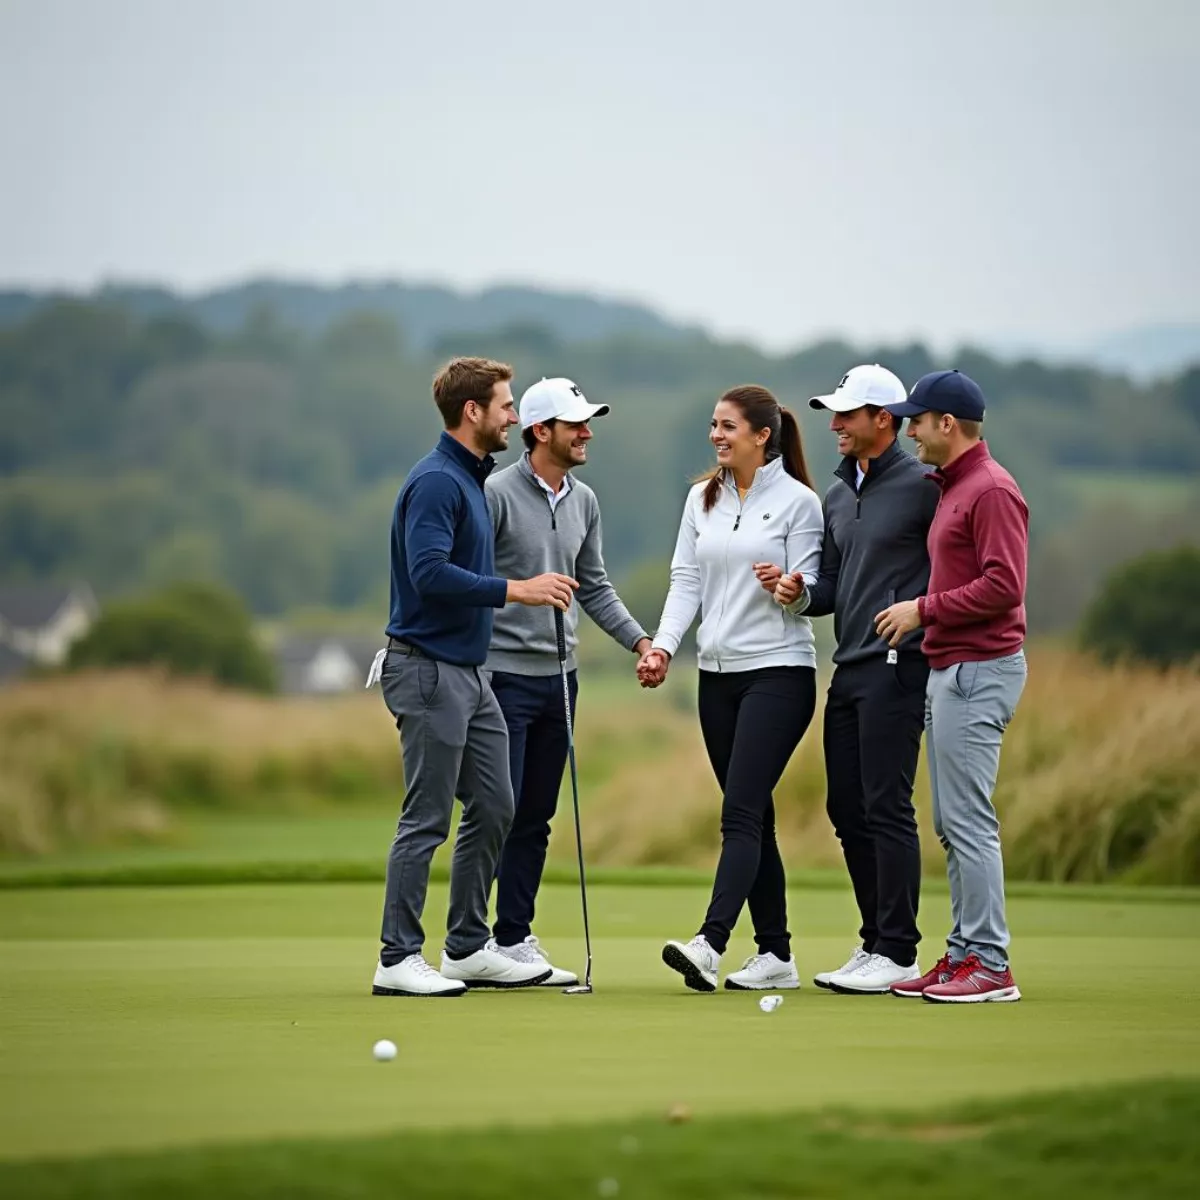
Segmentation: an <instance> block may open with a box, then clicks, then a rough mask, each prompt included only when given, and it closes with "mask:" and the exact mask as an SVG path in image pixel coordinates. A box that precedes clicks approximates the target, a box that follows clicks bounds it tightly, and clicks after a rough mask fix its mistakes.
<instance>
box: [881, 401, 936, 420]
mask: <svg viewBox="0 0 1200 1200" xmlns="http://www.w3.org/2000/svg"><path fill="white" fill-rule="evenodd" d="M883 407H884V408H886V409H887V411H888V412H890V413H891V414H892V416H893V417H918V416H920V415H921V413H923V412H928V411H929V409H927V408H926V407H925V405H923V404H910V403H909V402H908V401H907V400H906V401H905V402H904V403H903V404H885V405H884V406H883Z"/></svg>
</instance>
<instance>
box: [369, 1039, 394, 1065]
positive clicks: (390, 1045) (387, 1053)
mask: <svg viewBox="0 0 1200 1200" xmlns="http://www.w3.org/2000/svg"><path fill="white" fill-rule="evenodd" d="M371 1053H372V1054H374V1055H375V1061H376V1062H391V1061H392V1059H393V1058H395V1057H396V1043H395V1042H389V1041H388V1040H387V1038H384V1039H383V1040H382V1041H378V1042H376V1043H375V1048H374V1049H373V1050H372V1051H371Z"/></svg>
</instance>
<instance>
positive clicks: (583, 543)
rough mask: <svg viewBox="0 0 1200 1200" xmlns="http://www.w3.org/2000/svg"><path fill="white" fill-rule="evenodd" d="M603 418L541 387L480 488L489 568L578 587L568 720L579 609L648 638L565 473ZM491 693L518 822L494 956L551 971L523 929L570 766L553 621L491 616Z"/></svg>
mask: <svg viewBox="0 0 1200 1200" xmlns="http://www.w3.org/2000/svg"><path fill="white" fill-rule="evenodd" d="M607 412H608V405H607V404H589V403H588V401H587V399H586V398H585V397H584V395H583V393H582V392H581V391H580V390H579V388H578V387H577V386H576V385H575V384H574V383H572V382H571V380H569V379H543V380H541V381H540V382H539V383H535V384H534V385H533V386H532V387H530V388H529V389H528V390H527V391H526V392H525V394H524V396H522V397H521V407H520V421H521V436H522V439H523V440H524V442H525V448H526V452H525V454H524V455H522V457H521V459H520V460H519V461H518V462H516V463H514V464H513V465H512V466H510V467H505V468H504V470H503V471H497V472H496V474H495V475H493V476H492V477H491V478H490V479H489V480H488V482H487V488H486V491H487V499H488V506H489V508H490V510H491V515H492V527H493V529H494V531H495V535H496V570H497V571H498V572H500V573H501V574H504V575H518V576H519V575H526V574H531V573H534V572H537V571H558V572H561V573H562V574H564V575H569V576H572V577H573V578H575V579H576V580H578V582H579V590H578V592H577V594H576V598H577V599H578V601H579V603H578V604H573V605H571V607H570V608H568V609H567V611H566V613H565V615H564V618H563V626H564V633H565V635H566V651H567V658H566V666H567V672H568V673H567V684H568V690H569V694H570V697H571V713H572V716H573V715H574V712H575V699H576V696H577V695H578V684H577V678H576V671H575V647H576V645H577V644H578V635H577V629H578V624H579V610H580V608H582V609H583V611H584V612H586V613H587V615H588V616H589V617H591V619H592V620H593V621H595V622H596V624H597V625H599V626H600V628H601V629H603V630H604V632H605V633H607V634H608V635H609V636H610V637H611V638H613V639H614V640H615V641H617V642H619V643H620V644H621V645H622V646H623V647H624V648H625V649H626V650H630V651H632V652H633V653H635V654H637V655H639V658H640V656H641V655H644V654H645V652H646V651H647V650H649V649H650V638H649V637H648V636H647V634H646V632H645V630H643V629H642V627H641V626H640V625H639V624H638V623H637V622H636V621H635V620H634V619H633V617H632V616H630V614H629V610H628V609H627V608H626V607H625V605H624V604H622V603H621V598H620V596H618V595H617V593H616V591H615V589H614V588H613V586H612V584H611V583H610V582H609V580H608V575H607V573H606V571H605V569H604V556H603V551H602V547H601V531H600V505H599V503H598V502H597V500H596V493H595V492H593V491H592V489H591V488H590V487H588V486H587V484H586V483H582V482H580V481H579V480H578V479H576V478H575V477H574V476H573V475H572V474H571V472H572V470H573V469H574V468H576V467H580V466H583V465H584V464H585V463H586V462H587V456H588V442H589V441H591V438H592V430H591V426H590V422H591V421H592V420H593V419H594V418H596V417H602V416H604V414H605V413H607ZM487 665H488V670H489V672H490V673H491V683H492V690H493V691H494V692H495V694H496V699H497V700H498V701H499V702H500V708H501V710H502V711H503V713H504V719H505V721H506V722H507V724H508V740H509V762H510V767H511V772H512V785H513V794H514V798H515V801H516V814H515V816H514V818H513V823H512V828H511V829H510V830H509V832H508V837H507V838H506V839H505V842H504V850H503V853H502V854H501V856H500V871H499V876H498V878H497V881H496V923H495V925H494V926H493V934H494V937H495V941H496V948H497V949H498V950H499V952H500V953H501V954H504V955H507V956H508V957H510V958H512V959H514V960H515V961H517V962H520V963H537V964H544V965H546V966H551V964H550V963H549V961H548V960H547V958H546V957H545V951H544V950H543V948H542V947H541V945H540V944H539V943H538V940H537V938H536V937H535V936H534V934H533V930H532V922H533V917H534V906H535V901H536V899H537V893H538V887H539V886H540V884H541V881H542V870H543V868H544V867H545V864H546V848H547V846H548V844H549V840H550V820H551V818H552V817H553V816H554V811H555V808H556V807H557V804H558V792H559V787H560V786H561V784H562V777H563V769H564V768H565V766H566V763H567V720H566V713H565V711H564V706H563V692H562V678H561V674H560V667H559V661H558V640H557V636H556V634H555V628H554V621H553V620H552V619H551V614H550V613H547V612H541V611H538V610H536V609H530V608H506V609H504V610H502V611H501V612H499V613H497V614H496V620H495V622H494V624H493V628H492V645H491V650H490V652H489V654H488V660H487ZM551 971H552V973H551V975H550V978H549V979H547V980H546V981H545V984H546V986H548V987H549V986H570V985H572V984H575V983H578V982H579V981H578V979H577V978H576V976H575V975H574V974H573V973H572V972H570V971H567V970H564V969H563V968H561V967H551Z"/></svg>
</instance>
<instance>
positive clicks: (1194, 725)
mask: <svg viewBox="0 0 1200 1200" xmlns="http://www.w3.org/2000/svg"><path fill="white" fill-rule="evenodd" d="M670 717H671V719H670V720H666V719H665V717H663V718H660V726H659V729H658V732H659V734H660V738H661V740H660V743H659V746H658V748H657V750H656V752H655V753H654V754H653V755H651V756H649V757H647V758H646V759H645V760H641V759H639V760H637V761H629V762H626V763H624V764H622V765H621V766H620V767H618V768H617V769H616V770H615V771H614V772H613V773H612V774H611V775H610V776H609V777H608V778H607V779H605V780H604V781H603V784H602V785H601V786H600V787H599V788H598V789H597V791H596V793H595V794H594V795H592V796H591V797H590V799H589V803H588V836H589V844H590V845H591V846H593V847H594V848H595V850H596V855H597V859H598V861H602V862H609V863H614V864H615V863H679V864H688V865H693V866H709V865H711V864H712V863H713V862H714V861H715V858H716V854H717V850H718V848H719V842H720V836H719V830H718V820H719V808H720V796H719V793H718V790H717V787H716V784H715V782H714V781H713V779H712V776H711V773H710V771H709V769H708V764H707V760H706V759H705V756H704V748H703V743H702V741H701V739H700V735H699V730H698V728H697V726H696V722H695V720H694V719H690V718H686V717H684V716H682V715H681V714H678V713H673V714H670ZM605 719H606V720H608V721H617V720H619V718H618V717H617V716H616V715H615V714H609V715H607V716H606V718H605ZM820 719H821V717H820V713H819V712H818V714H817V717H816V719H815V720H814V722H813V725H812V727H811V728H810V730H809V732H808V734H807V736H806V737H805V739H804V741H803V742H802V743H801V746H800V749H799V750H798V751H797V753H796V754H795V755H794V756H793V759H792V761H791V763H790V764H789V766H788V769H787V771H786V772H785V774H784V777H783V780H782V782H781V784H780V787H779V788H778V790H777V792H776V812H777V823H778V828H779V835H780V842H781V845H782V851H783V855H784V861H785V863H786V864H787V865H788V866H795V867H812V866H830V865H836V864H840V863H841V861H842V858H841V850H840V847H839V846H838V844H837V841H836V839H835V838H834V837H833V834H832V832H831V830H830V828H829V822H828V820H827V818H826V816H825V808H824V806H825V778H824V770H823V766H822V756H821V740H820ZM589 732H590V727H589V729H588V730H584V729H581V734H580V749H581V754H586V752H587V749H588V746H587V734H588V733H589ZM916 805H917V811H918V820H919V823H920V827H921V842H922V849H923V856H924V860H925V865H926V869H927V870H929V871H930V872H935V873H938V874H940V873H941V872H942V871H943V869H944V859H943V855H942V850H941V847H940V845H939V844H938V842H937V839H936V838H935V837H934V834H933V829H932V824H931V818H930V804H929V783H928V776H927V774H926V772H925V769H924V764H923V763H922V767H921V770H920V771H919V774H918V786H917V794H916ZM996 805H997V808H998V810H999V812H1000V815H1001V824H1002V832H1003V837H1004V845H1005V858H1006V864H1007V869H1008V872H1009V875H1010V876H1011V877H1012V878H1017V879H1042V880H1075V881H1084V880H1088V881H1096V880H1106V879H1128V880H1133V881H1142V882H1158V883H1200V675H1198V674H1197V673H1196V672H1194V671H1187V670H1178V671H1174V672H1168V673H1160V672H1157V671H1153V670H1149V669H1145V668H1136V667H1128V666H1124V667H1105V666H1102V665H1100V664H1099V663H1097V662H1095V661H1093V660H1091V659H1089V658H1086V657H1083V656H1081V655H1078V654H1075V653H1071V652H1068V651H1064V650H1060V649H1052V648H1045V647H1043V648H1035V649H1033V650H1031V652H1030V675H1029V683H1028V686H1027V687H1026V690H1025V694H1024V696H1023V697H1022V700H1021V704H1020V707H1019V708H1018V711H1017V715H1016V718H1015V719H1014V721H1013V723H1012V725H1011V727H1010V728H1009V730H1008V733H1007V735H1006V737H1005V741H1004V753H1003V756H1002V759H1001V770H1000V780H999V784H998V786H997V791H996ZM567 833H569V831H568V830H561V829H560V830H559V831H558V833H557V834H556V837H557V838H558V839H559V841H558V845H557V846H556V850H557V851H558V853H560V854H562V855H563V856H564V857H566V854H567V844H566V836H565V835H566V834H567Z"/></svg>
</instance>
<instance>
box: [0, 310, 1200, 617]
mask: <svg viewBox="0 0 1200 1200" xmlns="http://www.w3.org/2000/svg"><path fill="white" fill-rule="evenodd" d="M147 307H148V308H152V307H153V306H147ZM159 307H160V311H157V312H155V311H147V312H144V313H142V314H139V313H136V312H133V311H131V309H130V307H129V306H128V305H127V304H117V303H92V302H88V303H85V302H80V301H74V300H70V299H61V300H58V301H56V302H54V303H49V304H41V305H39V306H37V307H33V308H31V309H30V310H29V311H28V312H27V313H26V314H25V315H24V316H23V317H20V318H19V319H14V320H12V322H11V323H10V324H8V325H7V326H6V327H3V328H0V579H3V580H6V581H18V580H51V579H67V578H84V579H87V580H88V581H89V582H90V583H91V584H92V585H93V587H94V588H95V589H96V590H97V591H98V593H100V594H101V595H102V596H105V597H109V598H111V597H119V596H121V595H124V594H130V593H134V592H138V591H141V590H144V589H152V588H156V587H163V586H167V585H170V584H172V583H176V582H179V581H184V580H188V581H193V580H198V581H209V582H214V583H220V584H223V585H225V586H228V587H231V588H233V589H234V590H236V591H237V592H238V593H239V594H240V595H241V596H242V597H244V599H245V601H246V603H247V605H248V606H249V608H250V609H251V610H252V611H253V612H254V613H257V614H260V615H274V614H280V613H286V612H288V611H289V610H294V609H296V608H298V607H313V606H326V607H332V608H340V609H344V608H362V609H370V610H371V611H373V612H376V613H378V614H379V616H380V619H382V616H383V613H384V610H385V606H386V591H387V525H388V519H389V515H390V511H391V506H392V502H393V499H394V497H395V493H396V489H397V488H398V486H399V484H400V483H401V481H402V480H403V477H404V475H405V473H406V471H407V470H408V469H409V468H410V467H411V465H412V464H413V462H414V461H415V460H416V459H417V458H418V457H419V456H420V455H422V454H423V453H425V451H426V450H427V449H428V447H429V446H430V445H431V443H432V442H433V440H434V438H435V437H436V435H437V432H438V429H439V423H438V420H437V413H436V410H435V409H434V407H433V404H432V401H431V399H430V395H429V383H430V378H431V376H432V373H433V371H434V370H435V368H436V366H437V364H438V362H439V361H441V360H443V359H445V358H446V357H449V356H450V355H452V354H456V353H478V354H488V355H494V356H497V357H501V358H504V359H506V360H507V361H510V362H512V363H513V364H514V366H515V367H516V370H517V378H516V381H515V382H516V388H517V390H518V393H519V391H520V389H521V388H522V387H523V386H525V385H527V384H528V383H529V382H532V381H533V380H535V379H537V378H539V377H541V376H542V375H553V374H567V375H570V376H571V377H572V378H574V379H575V380H576V381H577V382H579V384H580V385H581V386H582V388H583V389H584V391H585V392H586V393H587V394H588V396H589V397H590V398H592V399H593V400H603V401H604V402H606V403H609V404H611V405H612V413H611V414H610V415H609V416H606V417H604V418H601V419H600V420H598V421H597V422H596V431H597V435H598V436H597V438H596V441H595V443H594V444H593V455H592V462H591V463H590V464H589V465H588V467H587V468H586V471H587V479H588V481H589V482H590V483H591V484H592V485H593V486H594V487H595V488H596V490H597V492H598V493H599V494H600V497H601V501H602V504H603V511H604V528H605V548H606V554H607V558H608V561H609V565H610V568H611V569H612V570H613V572H614V574H615V575H616V576H617V578H618V580H621V579H624V578H630V579H631V580H632V579H636V580H638V581H639V587H642V588H643V590H645V586H646V584H647V582H648V581H650V580H652V578H653V577H654V576H655V573H656V572H659V573H662V572H665V569H666V568H665V560H666V559H667V558H668V557H669V555H670V551H671V547H672V545H673V541H674V533H675V529H676V526H677V522H678V516H679V511H680V508H681V505H682V502H683V495H684V492H685V490H686V487H687V484H688V480H689V478H690V477H691V476H692V475H693V474H694V473H695V472H696V471H698V470H699V469H701V468H702V467H703V466H704V465H705V464H706V463H707V462H708V461H709V448H708V444H707V439H706V434H707V425H708V418H709V414H710V412H711V405H712V403H713V401H714V400H715V398H716V397H717V396H718V395H719V394H720V393H721V392H722V391H723V390H724V389H725V388H727V387H729V386H731V385H733V384H736V383H741V382H747V381H755V382H759V383H763V384H765V385H766V386H768V387H770V388H772V389H773V390H775V391H776V393H777V394H778V395H779V396H780V398H781V399H782V400H783V401H784V402H785V403H787V404H789V405H790V406H792V407H793V408H794V409H795V410H796V411H797V413H798V414H799V415H800V417H801V422H802V425H803V427H804V430H805V437H806V441H807V445H808V450H809V456H810V461H811V463H812V465H813V467H814V471H815V473H816V476H817V479H818V480H819V481H820V486H822V487H823V486H824V481H825V480H827V479H828V478H829V476H830V472H831V471H832V469H833V466H834V465H835V455H834V451H833V441H832V438H831V436H830V434H829V433H828V430H827V427H826V422H824V421H823V420H822V419H821V418H820V417H819V416H818V414H816V413H813V412H811V411H810V410H809V409H808V407H807V398H808V396H810V395H812V394H813V393H815V392H817V391H824V390H826V389H828V388H829V387H831V386H832V385H833V384H835V383H836V382H837V380H838V379H839V378H840V376H841V375H842V374H843V373H844V371H845V370H846V369H847V368H848V367H849V366H852V365H853V364H855V363H857V362H862V361H878V362H883V363H885V364H887V365H888V366H889V367H891V368H892V369H893V370H895V371H896V372H897V373H898V374H899V375H900V376H901V378H903V379H904V380H905V381H906V382H909V383H911V382H912V381H913V380H915V379H916V378H917V377H918V376H919V375H921V374H923V373H924V372H926V371H928V370H931V369H933V368H935V367H938V366H944V365H955V366H958V367H960V368H962V369H963V370H965V371H967V372H969V373H970V374H971V375H973V376H974V377H975V378H976V379H977V380H978V381H979V383H980V384H981V385H982V386H983V388H984V389H985V391H986V392H987V394H988V397H989V401H990V408H989V416H988V421H987V424H986V426H985V431H986V435H987V437H988V439H989V441H990V443H991V444H992V446H993V448H994V450H995V452H996V454H997V455H998V456H999V457H1001V458H1002V459H1003V460H1004V461H1005V463H1006V464H1007V465H1008V466H1009V467H1010V468H1011V469H1012V470H1013V472H1014V474H1015V475H1016V476H1017V478H1018V480H1019V481H1020V483H1021V485H1022V487H1023V488H1024V489H1025V491H1026V494H1027V495H1028V496H1029V498H1030V502H1031V507H1032V510H1033V514H1034V524H1033V530H1034V545H1033V553H1032V565H1031V595H1030V610H1031V619H1032V622H1033V625H1034V627H1035V628H1041V629H1055V628H1065V627H1066V626H1067V625H1070V624H1073V623H1074V622H1075V621H1076V620H1077V618H1078V617H1079V615H1080V613H1081V612H1082V611H1083V609H1084V606H1085V605H1086V604H1087V603H1088V601H1089V600H1090V599H1091V598H1092V595H1093V594H1094V592H1095V589H1096V587H1097V586H1098V584H1099V581H1100V579H1101V578H1102V576H1103V575H1104V574H1105V572H1106V571H1107V570H1109V569H1110V568H1111V567H1112V566H1114V565H1116V563H1117V562H1119V561H1121V559H1123V558H1127V557H1129V556H1130V555H1132V554H1135V553H1137V552H1140V551H1141V550H1143V549H1148V548H1154V547H1156V546H1164V547H1165V546H1169V545H1172V544H1174V543H1175V542H1176V541H1178V540H1181V539H1186V538H1187V537H1188V536H1190V530H1191V524H1192V518H1191V514H1192V512H1193V511H1194V504H1195V499H1196V496H1195V494H1194V493H1193V492H1192V491H1190V490H1189V488H1190V487H1193V486H1194V481H1195V480H1196V478H1197V476H1198V468H1200V368H1193V369H1191V370H1189V371H1186V372H1184V373H1183V374H1181V375H1179V376H1177V377H1176V378H1173V379H1167V380H1162V381H1159V382H1156V383H1154V384H1152V385H1148V386H1137V385H1134V384H1133V383H1131V382H1130V381H1128V380H1127V379H1125V378H1123V377H1121V376H1115V375H1110V374H1104V373H1101V372H1096V371H1091V370H1087V369H1085V368H1082V367H1052V366H1047V365H1045V364H1042V363H1038V362H1033V361H1024V362H1016V363H1005V362H1001V361H999V360H997V359H995V358H993V357H990V356H988V355H986V354H983V353H981V352H978V351H973V350H970V349H964V350H962V351H961V352H960V353H958V354H957V355H955V356H953V357H951V358H948V359H944V358H934V357H933V356H932V355H931V354H930V353H929V352H928V351H927V350H926V348H924V347H923V346H921V345H916V344H914V345H907V346H892V347H888V346H866V347H854V346H850V345H848V344H845V343H842V342H837V341H826V342H821V343H819V344H817V345H814V346H811V347H809V348H807V349H805V350H803V351H801V352H797V353H794V354H788V355H779V356H774V355H767V354H764V353H762V352H761V351H760V350H758V349H756V348H755V347H753V346H750V345H746V344H741V343H733V342H719V341H715V340H713V339H710V338H708V337H706V336H704V335H702V334H700V333H696V332H688V331H679V330H673V331H671V332H670V334H669V335H668V334H666V333H663V332H662V331H661V330H657V329H654V328H653V327H651V328H649V329H648V330H646V331H641V330H640V328H638V327H637V323H636V322H632V321H631V322H630V323H629V324H630V331H627V332H621V331H618V332H615V333H610V334H609V335H607V336H605V337H603V338H601V339H599V340H596V339H594V338H593V339H590V340H581V341H574V342H567V341H564V340H562V339H561V338H560V337H559V336H557V335H556V334H555V333H553V332H551V330H550V329H549V328H548V327H547V325H545V324H539V323H536V322H531V321H529V320H522V321H517V322H510V323H509V324H507V325H505V326H504V327H501V328H496V329H492V330H490V331H483V332H461V333H441V334H435V333H434V332H432V331H428V330H427V331H426V336H425V337H424V338H423V340H421V341H420V342H416V341H414V340H409V339H407V338H406V334H405V331H404V330H402V329H401V328H400V327H399V326H398V325H397V323H396V321H395V320H394V319H393V318H392V317H391V316H390V315H384V314H381V313H379V312H371V311H359V312H348V313H344V314H343V315H340V316H337V317H336V318H335V319H332V320H330V321H329V322H327V323H326V324H324V325H323V326H320V327H316V326H315V325H314V326H313V327H312V328H310V329H307V330H306V331H305V332H300V331H298V330H297V328H296V327H295V326H294V325H292V324H288V323H285V322H284V321H282V320H281V319H280V318H279V316H278V315H277V313H276V312H275V310H273V309H271V308H269V307H265V306H263V305H259V306H257V307H251V308H248V309H247V311H246V312H245V314H244V320H242V322H241V323H240V324H239V325H237V326H236V327H235V328H216V327H214V325H212V324H208V323H204V322H201V321H200V320H197V319H195V318H194V317H192V316H191V315H188V314H187V313H185V312H181V311H179V310H177V309H172V308H170V307H169V306H165V305H162V306H159ZM10 316H11V313H10ZM515 445H516V440H515V439H514V446H515ZM515 453H516V451H515V449H514V451H513V452H512V454H513V455H515ZM508 461H511V459H509V460H508ZM650 590H651V591H653V588H652V586H651V588H650Z"/></svg>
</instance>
